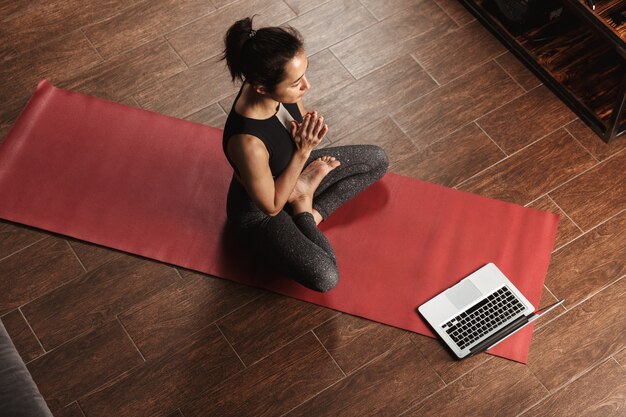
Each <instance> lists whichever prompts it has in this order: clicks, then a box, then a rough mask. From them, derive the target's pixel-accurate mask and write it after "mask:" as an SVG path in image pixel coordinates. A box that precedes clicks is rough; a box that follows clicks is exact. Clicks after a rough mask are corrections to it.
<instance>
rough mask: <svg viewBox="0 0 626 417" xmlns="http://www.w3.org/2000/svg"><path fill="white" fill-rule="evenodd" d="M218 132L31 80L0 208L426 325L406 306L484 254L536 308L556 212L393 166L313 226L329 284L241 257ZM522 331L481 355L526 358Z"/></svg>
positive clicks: (357, 311) (336, 305) (4, 149)
mask: <svg viewBox="0 0 626 417" xmlns="http://www.w3.org/2000/svg"><path fill="white" fill-rule="evenodd" d="M221 137H222V131H221V130H220V129H216V128H212V127H207V126H203V125H200V124H196V123H192V122H187V121H184V120H179V119H175V118H172V117H168V116H163V115H160V114H157V113H152V112H149V111H144V110H140V109H136V108H133V107H127V106H124V105H120V104H117V103H112V102H109V101H105V100H101V99H98V98H95V97H89V96H85V95H82V94H78V93H74V92H69V91H64V90H61V89H58V88H55V87H53V86H52V85H51V84H50V83H48V82H46V81H42V82H40V83H39V86H38V87H37V90H36V91H35V93H34V94H33V96H32V97H31V99H30V101H29V102H28V104H27V106H26V108H25V109H24V110H23V112H22V114H21V115H20V117H19V118H18V120H17V121H16V123H15V124H14V126H13V127H12V128H11V130H10V131H9V133H8V135H7V137H6V139H5V141H4V143H3V144H2V146H1V147H0V196H1V198H0V217H2V218H4V219H7V220H10V221H14V222H18V223H23V224H27V225H30V226H34V227H38V228H41V229H45V230H49V231H52V232H56V233H61V234H64V235H68V236H72V237H75V238H78V239H83V240H86V241H89V242H93V243H97V244H100V245H104V246H108V247H111V248H115V249H119V250H123V251H127V252H131V253H134V254H138V255H142V256H145V257H148V258H153V259H157V260H160V261H164V262H167V263H171V264H174V265H179V266H182V267H185V268H189V269H193V270H197V271H201V272H205V273H208V274H211V275H215V276H218V277H222V278H226V279H230V280H234V281H238V282H242V283H245V284H250V285H254V286H259V287H263V288H267V289H269V290H272V291H275V292H277V293H280V294H284V295H288V296H291V297H295V298H298V299H301V300H305V301H309V302H312V303H315V304H319V305H322V306H326V307H330V308H333V309H336V310H340V311H343V312H346V313H350V314H354V315H357V316H361V317H365V318H367V319H371V320H375V321H378V322H381V323H386V324H389V325H392V326H396V327H399V328H403V329H407V330H410V331H414V332H417V333H421V334H425V335H429V336H433V333H432V332H431V331H430V330H429V329H428V328H427V326H426V324H425V323H424V321H423V320H422V319H421V318H420V316H419V315H418V313H417V311H416V309H417V307H418V306H419V305H420V304H421V303H423V302H424V301H426V300H428V299H429V298H431V297H433V296H434V295H436V294H437V293H439V292H440V291H442V290H444V289H445V288H447V287H449V286H450V285H452V284H454V283H456V282H457V281H459V280H460V279H461V278H463V277H464V276H466V275H468V274H470V273H471V272H473V271H475V270H476V269H478V268H479V267H481V266H482V265H484V264H486V263H488V262H494V263H495V264H496V265H498V267H499V268H500V269H501V270H502V271H503V272H504V273H505V274H506V275H507V276H508V277H509V278H510V279H511V281H513V283H514V284H515V285H516V286H517V287H518V288H519V289H520V290H521V291H522V293H524V294H525V295H526V297H527V298H528V299H529V301H530V302H531V303H533V304H534V305H535V306H538V304H539V300H540V297H541V290H542V288H543V281H544V278H545V275H546V273H547V270H548V264H549V262H550V254H551V251H552V247H553V244H554V239H555V234H556V226H557V222H558V216H556V215H554V214H551V213H546V212H542V211H539V210H534V209H529V208H524V207H521V206H517V205H514V204H510V203H505V202H501V201H497V200H493V199H488V198H484V197H480V196H477V195H473V194H469V193H466V192H462V191H457V190H453V189H450V188H446V187H442V186H438V185H434V184H429V183H426V182H421V181H416V180H414V179H411V178H407V177H403V176H399V175H394V174H387V175H386V176H385V177H384V178H383V179H382V180H381V181H379V182H377V183H376V184H374V185H373V186H371V187H370V188H369V189H367V190H366V191H364V192H363V193H361V194H359V195H358V196H357V197H356V198H354V199H353V200H351V201H350V202H349V203H347V204H346V205H344V206H343V207H341V208H340V209H339V210H337V211H336V212H335V213H334V214H333V215H332V216H330V217H329V218H328V220H327V221H326V222H324V223H322V224H321V228H322V230H323V231H324V233H325V234H326V235H327V236H328V238H329V240H330V242H331V244H332V245H333V247H334V248H335V251H336V254H337V259H338V264H339V271H340V276H341V279H340V282H339V285H338V286H337V287H335V289H333V290H332V291H330V292H328V293H324V294H321V293H316V292H314V291H311V290H308V289H306V288H304V287H302V286H300V285H299V284H297V283H295V282H293V281H291V280H289V279H286V278H284V277H280V276H277V275H276V274H272V273H271V271H268V270H267V269H264V268H262V267H259V266H257V265H254V264H252V263H251V262H248V261H247V260H246V259H245V258H243V257H242V255H241V253H240V252H237V251H236V250H235V249H236V242H233V241H232V239H229V238H230V237H231V235H230V234H229V232H228V230H227V228H226V226H225V225H226V207H225V204H226V193H227V189H228V184H229V182H230V178H231V175H232V170H231V168H230V166H229V165H228V163H227V161H226V159H225V157H224V155H223V153H222V148H221ZM531 333H532V329H531V328H527V329H525V330H523V331H521V332H519V333H518V334H516V335H514V336H513V337H511V338H510V339H508V340H506V341H505V342H503V343H501V344H499V345H498V346H496V347H495V348H494V349H492V351H491V353H493V354H496V355H499V356H502V357H505V358H509V359H512V360H515V361H519V362H525V361H526V359H527V355H528V349H529V346H530V338H531Z"/></svg>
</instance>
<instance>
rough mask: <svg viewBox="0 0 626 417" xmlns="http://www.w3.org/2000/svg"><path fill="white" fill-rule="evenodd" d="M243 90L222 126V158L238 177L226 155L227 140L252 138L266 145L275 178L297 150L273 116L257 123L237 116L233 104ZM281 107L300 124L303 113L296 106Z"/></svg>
mask: <svg viewBox="0 0 626 417" xmlns="http://www.w3.org/2000/svg"><path fill="white" fill-rule="evenodd" d="M242 91H243V85H242V86H241V88H240V89H239V94H237V97H236V98H235V100H234V101H233V105H232V107H231V108H230V112H229V113H228V118H227V119H226V124H225V125H224V135H223V137H222V147H223V149H224V155H226V158H227V159H228V162H229V163H230V165H231V166H232V167H233V169H234V170H235V172H236V173H237V174H239V171H238V170H237V167H236V166H235V164H234V163H233V161H232V160H231V159H230V157H229V156H228V153H227V152H226V145H227V143H228V139H230V138H231V137H232V136H233V135H237V134H242V133H245V134H248V135H252V136H255V137H257V138H259V139H260V140H261V141H262V142H263V143H264V144H265V147H266V148H267V151H268V153H269V155H270V159H269V164H270V170H271V171H272V175H273V176H274V177H277V176H279V175H280V174H281V173H282V172H283V171H284V170H285V168H287V165H289V162H290V161H291V158H292V157H293V154H294V152H295V150H296V146H295V144H294V143H293V139H292V138H291V133H290V132H289V131H288V130H287V129H286V128H285V126H283V124H282V123H281V122H280V120H279V119H278V117H277V116H276V114H274V116H272V117H270V118H269V119H264V120H258V119H250V118H248V117H245V116H242V115H240V114H239V113H237V112H236V111H235V103H236V102H237V100H238V99H239V97H240V96H241V92H242ZM282 106H284V107H285V109H286V110H287V111H288V112H289V114H291V117H293V118H294V119H295V120H296V121H297V122H298V123H302V114H300V109H299V108H298V105H297V104H296V103H282ZM279 107H280V104H279ZM277 113H278V112H277Z"/></svg>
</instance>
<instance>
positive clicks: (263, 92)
mask: <svg viewBox="0 0 626 417" xmlns="http://www.w3.org/2000/svg"><path fill="white" fill-rule="evenodd" d="M253 87H254V91H256V92H257V93H259V94H261V95H262V96H266V95H268V92H267V88H265V86H263V85H261V84H257V83H254V84H253Z"/></svg>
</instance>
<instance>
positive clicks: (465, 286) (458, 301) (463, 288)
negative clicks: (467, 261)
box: [445, 279, 482, 309]
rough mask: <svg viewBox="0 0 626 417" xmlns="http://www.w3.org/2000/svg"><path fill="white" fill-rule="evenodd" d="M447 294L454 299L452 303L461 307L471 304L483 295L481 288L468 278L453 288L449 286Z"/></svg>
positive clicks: (450, 298)
mask: <svg viewBox="0 0 626 417" xmlns="http://www.w3.org/2000/svg"><path fill="white" fill-rule="evenodd" d="M445 294H446V297H448V299H449V300H450V301H452V304H454V306H455V307H456V308H459V309H461V308H463V307H465V306H467V305H468V304H471V303H472V302H473V301H474V300H476V299H477V298H479V297H480V296H481V295H482V293H481V292H480V290H479V289H478V288H477V287H476V286H475V285H474V284H472V282H471V281H470V280H468V279H466V280H463V281H461V282H459V283H458V284H457V285H455V286H454V287H452V288H449V289H448V290H446V292H445Z"/></svg>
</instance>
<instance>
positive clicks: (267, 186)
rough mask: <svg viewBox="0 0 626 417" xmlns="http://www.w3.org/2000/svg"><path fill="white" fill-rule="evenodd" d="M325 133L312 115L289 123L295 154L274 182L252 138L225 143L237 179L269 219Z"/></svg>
mask: <svg viewBox="0 0 626 417" xmlns="http://www.w3.org/2000/svg"><path fill="white" fill-rule="evenodd" d="M327 131H328V126H326V125H325V124H324V118H323V117H319V118H318V117H317V114H316V113H315V112H314V113H312V114H307V115H305V117H304V119H303V122H302V123H301V124H298V123H297V122H295V121H293V122H292V131H291V135H292V138H293V140H294V143H295V145H296V151H295V152H294V154H293V157H292V158H291V161H290V162H289V165H287V168H285V170H284V171H283V172H282V173H281V174H280V175H279V176H278V178H276V180H274V178H273V177H272V172H271V170H270V166H269V153H268V151H267V148H266V147H265V144H264V143H263V142H262V141H261V140H260V139H259V138H257V137H255V136H252V135H245V134H242V135H235V136H233V137H231V138H230V139H229V140H228V144H227V149H226V150H227V152H228V156H229V157H230V159H231V160H232V161H233V163H234V164H235V166H236V167H237V170H238V171H239V179H240V181H241V183H242V184H243V186H244V187H245V189H246V191H247V192H248V195H249V196H250V198H251V199H252V201H254V203H255V204H256V205H257V206H258V207H259V208H260V209H261V210H263V211H264V212H265V213H266V214H268V215H270V216H275V215H277V214H278V213H280V211H281V210H282V209H283V207H284V206H285V204H286V203H287V202H288V201H289V196H290V195H291V192H292V191H293V189H294V187H295V186H296V182H297V181H298V177H299V176H300V173H301V172H302V169H303V168H304V164H305V163H306V161H307V159H308V158H309V156H310V155H311V151H312V150H313V149H314V148H315V147H316V146H317V145H318V144H319V143H320V142H321V140H322V139H323V138H324V135H326V132H327Z"/></svg>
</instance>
